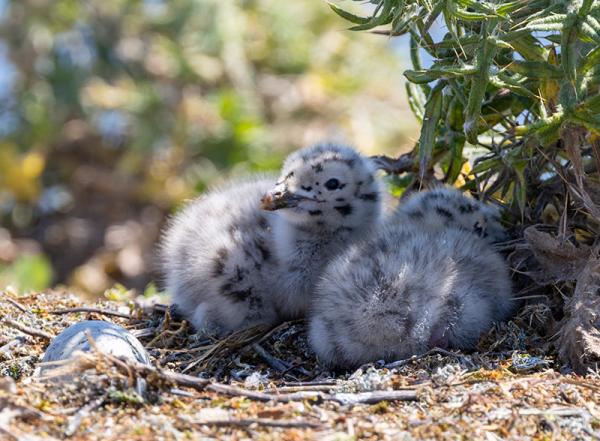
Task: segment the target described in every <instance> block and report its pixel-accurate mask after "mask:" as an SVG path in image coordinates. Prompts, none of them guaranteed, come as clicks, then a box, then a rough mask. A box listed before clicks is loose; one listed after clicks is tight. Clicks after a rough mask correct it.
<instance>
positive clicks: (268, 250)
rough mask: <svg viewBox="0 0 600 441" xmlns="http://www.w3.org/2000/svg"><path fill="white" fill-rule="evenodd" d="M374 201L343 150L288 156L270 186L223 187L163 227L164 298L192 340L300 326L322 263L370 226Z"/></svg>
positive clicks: (262, 182) (366, 171) (372, 184)
mask: <svg viewBox="0 0 600 441" xmlns="http://www.w3.org/2000/svg"><path fill="white" fill-rule="evenodd" d="M380 200H381V195H380V187H379V182H378V181H377V180H376V178H375V171H374V166H373V165H372V164H371V161H370V160H369V159H368V158H366V157H363V156H361V155H360V154H359V153H357V152H356V151H354V150H353V149H351V148H349V147H345V146H339V145H332V144H325V145H318V146H315V147H311V148H307V149H303V150H300V151H298V152H295V153H293V154H291V155H290V156H289V157H288V158H287V159H286V161H285V163H284V165H283V168H282V171H281V175H280V177H279V178H278V179H275V178H269V177H261V178H256V179H252V180H247V181H241V182H233V183H231V184H230V185H229V186H227V187H224V188H222V189H218V190H214V191H212V192H209V193H208V194H206V195H204V196H202V197H199V198H198V199H196V200H194V201H192V202H191V203H189V204H188V205H187V206H186V207H185V208H184V209H183V210H182V211H181V212H180V213H179V214H177V215H176V216H175V217H174V218H173V219H172V220H171V222H170V224H169V226H168V227H167V230H166V232H165V234H164V237H163V241H162V247H161V261H162V269H163V273H164V274H165V281H166V288H167V290H168V291H169V292H170V293H171V295H172V301H173V303H174V305H175V306H176V308H177V310H178V311H179V312H180V313H182V314H183V315H184V316H185V317H187V318H188V319H189V320H190V321H191V323H192V324H193V325H194V327H195V328H196V329H197V330H199V331H204V332H210V333H214V334H217V335H225V334H228V333H230V332H232V331H235V330H239V329H243V328H247V327H250V326H254V325H260V324H264V325H273V324H275V323H278V322H280V321H282V320H286V319H292V318H298V317H303V316H305V314H306V311H307V308H308V305H309V302H310V298H311V295H312V292H313V289H314V285H315V283H316V281H317V279H318V276H319V275H320V274H321V272H322V271H323V269H324V267H325V265H326V263H327V262H328V261H329V260H330V259H331V258H332V256H334V255H336V254H339V252H340V251H341V250H342V249H344V248H345V247H347V246H348V245H349V244H351V243H352V242H354V241H355V240H357V239H358V238H360V237H362V236H363V235H364V234H365V232H366V231H368V230H370V229H371V228H373V227H374V226H375V225H376V224H377V223H378V222H379V219H380V212H381V209H380V205H381V204H380Z"/></svg>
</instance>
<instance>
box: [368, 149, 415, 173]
mask: <svg viewBox="0 0 600 441" xmlns="http://www.w3.org/2000/svg"><path fill="white" fill-rule="evenodd" d="M371 160H372V161H373V162H374V163H375V165H376V166H377V168H378V169H380V170H383V171H385V172H386V173H389V174H394V175H399V174H401V173H405V172H409V171H413V170H414V169H415V162H414V159H413V158H412V156H411V154H410V153H405V154H403V155H401V156H399V157H398V158H390V157H389V156H384V155H379V156H371Z"/></svg>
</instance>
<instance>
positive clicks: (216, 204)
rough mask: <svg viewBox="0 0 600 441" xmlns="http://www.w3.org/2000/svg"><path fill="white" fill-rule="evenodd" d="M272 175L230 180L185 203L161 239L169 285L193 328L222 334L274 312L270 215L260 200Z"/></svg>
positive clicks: (272, 317) (266, 319)
mask: <svg viewBox="0 0 600 441" xmlns="http://www.w3.org/2000/svg"><path fill="white" fill-rule="evenodd" d="M274 182H275V178H274V177H273V178H269V177H262V178H257V179H254V180H248V181H241V182H233V183H231V184H230V185H229V186H227V187H225V188H222V189H218V190H214V191H212V192H210V193H208V194H207V195H206V196H202V197H199V198H197V199H195V200H194V201H192V202H191V203H190V204H188V205H187V206H186V207H185V208H184V209H183V210H182V211H181V212H180V213H179V214H178V215H177V216H175V217H174V218H173V220H172V221H171V224H170V226H169V228H168V230H167V232H166V234H165V237H164V239H163V246H162V250H161V251H162V256H161V257H162V266H163V272H164V274H165V282H166V288H167V291H168V292H170V293H171V294H172V301H173V303H174V304H175V305H176V306H177V310H178V312H180V313H181V314H182V315H184V316H185V317H187V318H188V319H189V320H190V321H191V322H192V324H193V325H194V327H196V329H197V330H199V331H207V332H210V333H217V334H226V333H228V332H231V331H233V330H235V329H240V328H245V327H249V326H253V325H256V324H267V325H269V324H273V323H275V322H277V320H278V316H277V313H276V311H275V305H274V302H273V298H274V296H275V293H276V288H275V286H274V285H273V283H270V280H271V279H272V278H273V277H274V275H275V274H276V271H277V268H278V265H277V261H276V257H275V256H274V255H273V248H274V246H273V240H272V239H273V238H272V231H271V229H272V223H273V217H274V215H273V214H272V213H269V212H266V211H263V210H261V208H260V199H261V197H262V196H263V195H264V193H265V192H266V191H268V190H269V189H270V188H271V187H272V186H273V184H274Z"/></svg>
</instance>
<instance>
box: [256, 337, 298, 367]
mask: <svg viewBox="0 0 600 441" xmlns="http://www.w3.org/2000/svg"><path fill="white" fill-rule="evenodd" d="M252 349H254V350H255V351H256V353H257V354H258V355H260V357H261V358H262V359H263V360H264V361H266V362H267V364H268V365H269V366H271V367H272V368H273V369H275V370H276V371H279V372H287V371H288V370H289V368H290V366H288V365H287V363H285V362H284V361H283V360H280V359H279V358H277V357H274V356H272V355H271V354H269V353H268V352H267V351H266V350H265V348H263V347H262V346H261V345H259V344H258V343H253V344H252Z"/></svg>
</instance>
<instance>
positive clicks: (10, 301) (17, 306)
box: [4, 296, 29, 313]
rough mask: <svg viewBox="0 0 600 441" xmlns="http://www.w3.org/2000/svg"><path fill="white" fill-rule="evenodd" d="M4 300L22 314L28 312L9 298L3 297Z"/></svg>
mask: <svg viewBox="0 0 600 441" xmlns="http://www.w3.org/2000/svg"><path fill="white" fill-rule="evenodd" d="M4 300H6V301H7V302H8V303H10V304H11V305H13V306H14V307H15V308H17V309H19V310H21V311H22V312H27V313H28V312H29V310H28V309H27V308H25V307H24V306H23V305H21V304H20V303H19V302H17V301H16V300H14V299H11V298H10V297H8V296H7V297H5V298H4Z"/></svg>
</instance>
